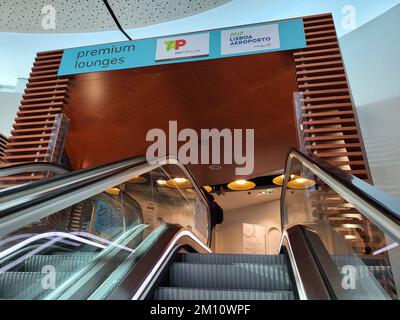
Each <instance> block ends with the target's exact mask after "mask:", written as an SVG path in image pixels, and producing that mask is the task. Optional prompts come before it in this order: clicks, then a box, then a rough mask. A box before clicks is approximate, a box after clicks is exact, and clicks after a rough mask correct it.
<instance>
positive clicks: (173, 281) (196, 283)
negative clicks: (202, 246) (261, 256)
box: [169, 263, 292, 291]
mask: <svg viewBox="0 0 400 320" xmlns="http://www.w3.org/2000/svg"><path fill="white" fill-rule="evenodd" d="M169 276H170V285H171V286H172V287H186V288H187V287H189V288H209V289H248V290H262V291H271V290H272V291H275V290H277V291H280V290H282V291H291V290H292V288H291V284H290V278H289V272H288V269H287V267H286V266H268V265H262V264H246V263H243V264H234V265H218V264H190V263H174V264H172V265H171V268H170V274H169Z"/></svg>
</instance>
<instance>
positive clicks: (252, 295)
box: [154, 287, 294, 300]
mask: <svg viewBox="0 0 400 320" xmlns="http://www.w3.org/2000/svg"><path fill="white" fill-rule="evenodd" d="M154 300H294V296H293V293H292V292H289V291H279V292H277V291H254V290H253V291H252V290H209V289H192V288H170V287H168V288H167V287H160V288H158V289H157V290H156V291H155V293H154Z"/></svg>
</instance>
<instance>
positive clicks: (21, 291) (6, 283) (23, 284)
mask: <svg viewBox="0 0 400 320" xmlns="http://www.w3.org/2000/svg"><path fill="white" fill-rule="evenodd" d="M47 275H48V274H47V273H41V272H4V273H0V299H20V300H23V299H30V300H31V299H39V298H41V297H43V296H45V295H47V294H49V293H50V292H52V291H53V290H54V289H51V288H49V289H45V288H44V287H43V284H47V283H48V282H47V281H46V278H45V277H46V276H47ZM55 276H56V278H55V288H57V286H59V285H61V284H62V283H63V282H64V281H65V280H67V279H68V278H69V277H70V276H71V274H70V273H62V272H57V273H56V274H55ZM42 282H43V283H42Z"/></svg>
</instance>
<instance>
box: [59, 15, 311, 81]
mask: <svg viewBox="0 0 400 320" xmlns="http://www.w3.org/2000/svg"><path fill="white" fill-rule="evenodd" d="M305 47H306V39H305V34H304V24H303V20H301V19H294V20H284V21H278V22H274V23H263V24H255V25H246V26H240V27H232V28H224V29H216V30H209V31H202V32H195V33H190V34H182V35H176V36H168V37H161V38H149V39H142V40H135V41H125V42H116V43H109V44H101V45H95V46H88V47H80V48H72V49H66V50H64V54H63V57H62V60H61V64H60V68H59V70H58V75H59V76H65V75H73V74H79V73H88V72H98V71H111V70H121V69H129V68H138V67H146V66H154V65H160V64H169V63H179V62H188V61H201V60H211V59H220V58H225V57H232V56H241V55H248V54H258V53H265V52H274V51H284V50H294V49H300V48H305Z"/></svg>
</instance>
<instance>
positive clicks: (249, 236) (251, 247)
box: [243, 223, 265, 254]
mask: <svg viewBox="0 0 400 320" xmlns="http://www.w3.org/2000/svg"><path fill="white" fill-rule="evenodd" d="M243 253H245V254H265V228H264V227H263V226H258V225H255V224H248V223H243Z"/></svg>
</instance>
